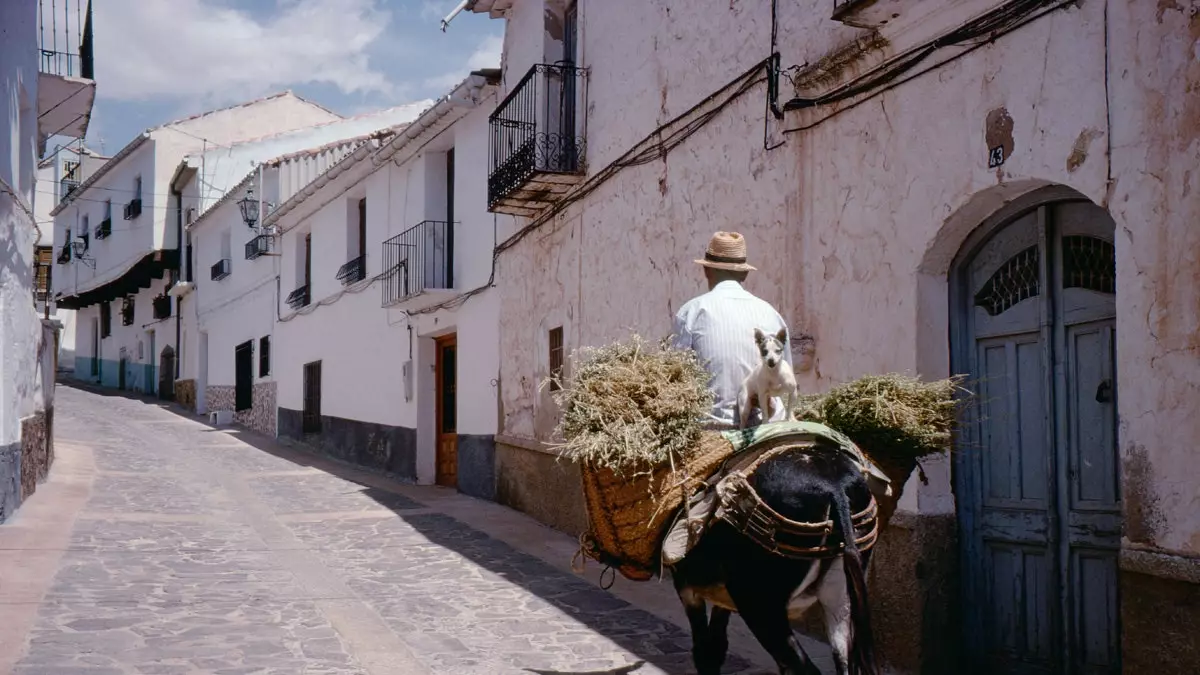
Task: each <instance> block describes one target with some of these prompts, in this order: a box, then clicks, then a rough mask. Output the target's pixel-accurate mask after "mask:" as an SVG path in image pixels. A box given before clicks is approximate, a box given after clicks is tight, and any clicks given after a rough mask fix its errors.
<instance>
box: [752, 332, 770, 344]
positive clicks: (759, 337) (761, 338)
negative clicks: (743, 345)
mask: <svg viewBox="0 0 1200 675" xmlns="http://www.w3.org/2000/svg"><path fill="white" fill-rule="evenodd" d="M766 341H767V334H766V333H764V332H762V329H761V328H755V329H754V344H756V345H758V346H759V347H761V346H762V345H763V343H764V342H766Z"/></svg>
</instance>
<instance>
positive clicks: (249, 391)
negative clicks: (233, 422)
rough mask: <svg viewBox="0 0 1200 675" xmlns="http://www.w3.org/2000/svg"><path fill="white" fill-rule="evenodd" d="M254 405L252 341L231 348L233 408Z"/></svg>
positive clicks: (245, 408) (243, 408) (247, 407)
mask: <svg viewBox="0 0 1200 675" xmlns="http://www.w3.org/2000/svg"><path fill="white" fill-rule="evenodd" d="M252 407H254V341H253V340H247V341H245V342H243V343H241V344H240V345H238V346H236V347H234V348H233V409H234V410H239V411H240V410H249V409H250V408H252Z"/></svg>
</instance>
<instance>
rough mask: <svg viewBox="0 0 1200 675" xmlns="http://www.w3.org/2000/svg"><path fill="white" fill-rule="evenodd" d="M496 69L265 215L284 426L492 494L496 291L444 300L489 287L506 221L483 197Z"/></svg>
mask: <svg viewBox="0 0 1200 675" xmlns="http://www.w3.org/2000/svg"><path fill="white" fill-rule="evenodd" d="M497 75H498V73H497V72H496V71H478V72H476V73H474V74H472V75H471V76H470V77H468V78H467V80H466V81H464V82H463V83H462V84H461V85H459V86H458V87H456V88H455V89H454V91H452V92H451V93H450V94H449V95H448V96H446V97H443V98H441V99H439V100H438V101H437V102H436V103H435V104H434V105H433V106H431V107H430V108H428V109H427V110H426V111H425V112H423V113H422V114H421V115H420V116H419V117H418V118H417V119H416V120H414V121H413V122H412V123H411V124H409V125H408V126H407V127H405V128H404V129H402V130H399V131H398V132H397V133H396V134H395V135H394V136H392V137H390V138H388V139H379V140H378V141H374V142H372V143H371V144H367V145H363V146H360V147H359V148H358V149H356V150H355V151H354V152H353V153H351V154H350V155H348V156H347V157H346V158H345V159H343V160H342V161H341V162H339V163H338V164H336V165H334V166H333V167H332V168H331V169H330V170H329V171H327V172H325V173H324V174H322V175H321V176H320V177H319V178H318V179H317V180H316V181H314V182H313V183H312V184H310V185H309V186H308V187H307V188H305V189H304V190H303V191H302V192H301V193H300V194H298V195H296V196H295V197H293V198H292V199H290V200H287V201H285V202H284V203H283V204H282V205H281V206H280V207H279V208H278V209H276V210H275V211H273V212H272V213H271V215H270V216H268V217H267V219H266V223H267V225H268V226H269V227H272V228H273V229H274V230H275V231H277V232H278V233H279V249H278V250H279V254H280V257H279V259H278V260H279V265H280V277H279V278H280V283H281V289H282V291H281V297H280V300H281V304H280V305H279V319H278V321H277V323H276V327H275V336H276V343H275V346H274V351H275V356H274V364H273V368H274V378H275V381H276V382H277V383H278V385H277V386H278V394H277V396H278V402H279V422H278V428H279V436H280V437H281V438H285V439H292V440H297V441H302V442H305V443H308V444H310V445H314V446H316V447H318V448H320V449H322V450H323V451H324V452H326V453H327V454H330V455H332V456H334V457H337V458H339V459H341V460H344V461H348V462H351V463H354V464H357V465H360V466H366V467H369V468H373V469H376V470H380V471H386V472H389V473H393V474H397V475H400V476H403V477H406V478H408V479H411V480H415V481H417V482H420V483H438V484H442V485H447V486H455V487H457V488H458V489H459V490H460V491H462V492H465V493H467V494H471V495H475V496H478V497H482V498H485V499H491V498H493V496H494V492H495V472H494V436H495V433H496V426H495V424H496V416H497V408H496V405H497V393H498V391H497V386H496V385H497V382H496V378H497V372H498V363H497V352H496V347H497V344H498V343H497V335H496V325H497V321H498V316H497V314H496V309H497V308H496V304H495V302H494V300H495V298H494V295H493V296H492V297H488V296H487V295H486V294H484V295H480V296H479V297H477V298H472V299H471V300H469V301H467V302H451V303H450V304H445V303H446V301H448V300H449V301H452V300H454V299H455V298H456V297H457V291H458V290H460V289H465V288H469V287H473V286H478V285H481V284H482V285H486V284H487V283H488V282H489V280H490V278H491V274H492V264H491V262H492V257H491V251H492V249H493V245H494V242H495V236H496V232H497V228H498V227H500V224H499V223H498V220H508V219H507V218H502V217H501V218H497V217H495V216H494V215H493V214H491V213H489V212H488V211H487V204H486V199H485V198H486V180H487V175H486V166H487V160H486V157H487V147H488V137H487V116H488V113H489V111H490V109H491V107H493V106H494V105H495V100H496V87H495V82H496V77H497ZM504 226H505V227H508V225H507V224H505V225H504Z"/></svg>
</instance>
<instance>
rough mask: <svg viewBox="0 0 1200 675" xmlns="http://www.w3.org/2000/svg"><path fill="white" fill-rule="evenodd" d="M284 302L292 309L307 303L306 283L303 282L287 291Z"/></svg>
mask: <svg viewBox="0 0 1200 675" xmlns="http://www.w3.org/2000/svg"><path fill="white" fill-rule="evenodd" d="M286 302H287V304H288V307H291V308H292V309H300V308H301V307H304V306H306V305H308V302H309V296H308V284H304V285H303V286H301V287H300V288H297V289H296V290H294V291H292V292H291V293H288V296H287V301H286Z"/></svg>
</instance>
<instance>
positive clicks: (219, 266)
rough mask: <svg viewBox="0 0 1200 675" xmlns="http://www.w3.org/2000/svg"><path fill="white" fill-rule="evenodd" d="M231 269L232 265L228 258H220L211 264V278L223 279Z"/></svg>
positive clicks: (214, 279)
mask: <svg viewBox="0 0 1200 675" xmlns="http://www.w3.org/2000/svg"><path fill="white" fill-rule="evenodd" d="M232 271H233V265H232V264H231V262H230V260H229V258H222V259H221V260H218V261H217V262H216V263H215V264H214V265H213V266H212V280H213V281H219V280H221V279H224V278H225V277H227V276H229V274H230V272H232Z"/></svg>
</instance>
